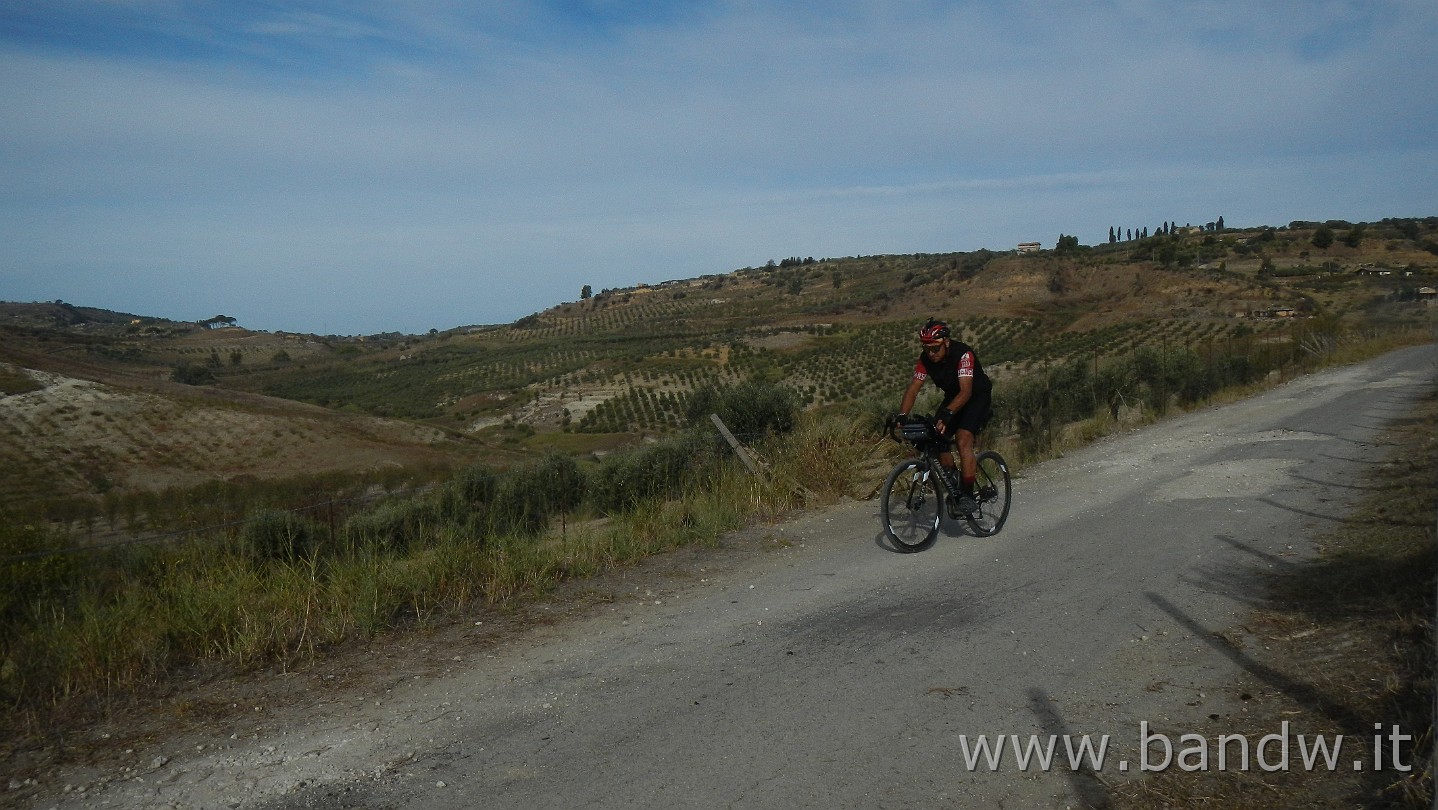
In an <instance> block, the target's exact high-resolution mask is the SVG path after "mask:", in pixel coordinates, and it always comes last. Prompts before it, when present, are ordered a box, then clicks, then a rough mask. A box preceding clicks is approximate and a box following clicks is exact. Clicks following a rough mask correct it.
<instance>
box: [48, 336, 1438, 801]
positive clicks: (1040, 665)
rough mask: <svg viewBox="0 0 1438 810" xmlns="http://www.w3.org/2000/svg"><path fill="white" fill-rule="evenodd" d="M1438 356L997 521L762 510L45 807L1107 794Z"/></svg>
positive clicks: (1095, 472)
mask: <svg viewBox="0 0 1438 810" xmlns="http://www.w3.org/2000/svg"><path fill="white" fill-rule="evenodd" d="M1435 373H1438V349H1435V347H1433V346H1425V347H1418V348H1412V349H1405V350H1401V351H1398V352H1395V353H1392V354H1389V355H1386V356H1384V357H1381V358H1378V359H1376V360H1373V361H1370V362H1367V363H1364V364H1361V365H1357V366H1350V367H1344V368H1338V369H1333V370H1329V371H1325V372H1322V373H1319V374H1314V375H1311V376H1308V377H1304V378H1301V379H1298V380H1295V381H1292V382H1289V383H1286V384H1284V385H1282V386H1280V387H1278V388H1276V389H1274V390H1272V391H1270V392H1268V393H1265V394H1262V395H1259V396H1256V397H1253V398H1251V399H1248V400H1245V401H1242V402H1238V403H1236V404H1231V405H1227V406H1224V407H1215V408H1210V409H1205V410H1202V411H1198V412H1194V413H1189V414H1185V415H1182V416H1179V417H1176V418H1174V419H1171V420H1169V421H1166V422H1164V423H1162V424H1158V425H1154V426H1151V427H1148V428H1145V429H1142V430H1137V431H1133V432H1129V433H1125V434H1123V435H1119V436H1115V437H1111V438H1109V439H1106V440H1103V441H1101V442H1099V443H1097V444H1096V445H1093V446H1091V447H1088V448H1085V449H1082V450H1079V451H1076V452H1073V453H1071V454H1070V455H1068V456H1067V457H1065V458H1063V459H1060V460H1057V461H1054V462H1050V463H1046V464H1042V465H1039V466H1036V467H1034V468H1032V469H1030V470H1028V471H1027V472H1026V474H1025V475H1024V476H1023V477H1022V478H1020V479H1019V480H1018V481H1017V482H1016V487H1015V499H1014V507H1013V513H1012V515H1011V517H1010V519H1009V522H1008V525H1007V526H1006V527H1005V528H1004V530H1003V532H1002V533H1001V534H999V535H998V536H996V537H993V538H986V539H980V538H974V537H971V536H969V535H968V534H967V530H966V529H965V528H963V526H962V525H961V524H957V523H954V524H949V523H946V524H945V529H944V536H943V537H941V538H940V540H939V542H938V543H937V544H936V545H935V546H934V547H933V548H932V549H930V550H929V551H926V552H924V553H920V554H898V553H894V552H893V551H891V550H889V549H888V548H887V547H886V545H885V543H884V541H883V540H882V538H881V537H880V530H879V521H878V516H877V505H876V503H875V502H851V503H846V504H842V505H840V506H838V507H835V508H832V509H827V510H823V511H815V512H810V513H806V514H805V515H803V516H802V517H801V518H799V519H797V520H795V521H792V522H789V523H786V524H784V525H781V526H773V527H766V528H762V529H760V530H759V531H764V532H767V533H768V534H769V535H771V538H770V539H771V540H772V541H774V542H769V543H767V544H765V546H766V547H768V548H772V549H774V550H772V551H767V552H760V551H752V550H751V551H749V552H747V553H743V554H728V555H725V554H722V553H716V554H715V555H714V556H713V558H712V559H711V560H710V561H709V562H708V563H705V564H704V566H703V570H701V571H695V572H694V576H693V578H692V579H690V580H687V581H682V582H679V581H676V582H679V584H676V585H674V586H673V587H671V588H669V589H667V590H665V591H663V592H657V591H653V590H648V591H645V592H642V593H635V594H634V595H633V596H632V598H626V599H623V600H618V601H615V602H612V603H609V604H604V605H601V606H600V607H598V608H597V609H594V610H590V611H589V612H588V613H587V614H586V615H584V616H582V617H580V618H577V619H574V620H572V621H565V622H559V623H556V624H554V625H551V626H547V627H541V628H536V629H534V630H533V631H530V632H526V633H524V634H521V635H520V636H519V637H517V638H515V639H512V640H510V641H508V642H506V643H504V644H501V645H498V646H491V647H488V648H479V650H480V651H474V650H471V649H468V648H466V649H463V650H459V649H456V650H455V651H454V652H455V654H454V655H453V656H448V655H447V654H448V653H449V652H450V651H449V650H443V649H426V650H423V652H424V653H425V654H428V655H429V656H431V657H432V658H434V659H435V660H442V661H444V662H446V665H445V668H444V669H443V670H439V669H438V668H436V671H434V672H433V673H431V674H427V675H422V676H415V677H411V676H408V675H406V676H405V679H404V680H403V681H400V680H391V681H388V682H382V681H368V682H366V683H368V684H369V685H368V686H365V687H355V686H350V687H348V688H344V689H337V690H336V691H335V692H333V693H332V694H329V695H326V696H325V698H324V699H323V700H322V701H316V702H315V703H314V704H313V705H297V706H293V707H291V708H290V709H289V710H288V714H287V715H286V716H285V717H284V718H283V722H276V720H277V718H276V717H273V716H271V717H269V718H268V723H267V724H266V725H265V726H264V727H263V729H261V730H253V729H250V728H249V727H248V726H245V725H244V724H243V723H240V722H231V721H226V722H224V723H217V724H216V726H215V727H213V728H209V729H205V730H203V731H202V732H198V733H197V732H194V731H191V732H188V733H186V734H184V735H181V736H178V737H176V738H174V739H168V740H165V741H163V742H161V743H157V744H155V745H154V746H152V747H151V748H149V749H145V750H133V751H129V752H126V755H125V759H126V760H127V761H126V762H125V763H123V764H121V765H110V766H106V768H97V767H91V768H89V769H83V770H82V769H77V770H75V771H74V772H71V773H66V774H57V775H56V776H55V778H54V779H53V780H47V788H48V790H47V793H46V794H45V795H44V796H43V797H42V798H40V799H39V800H38V801H37V802H36V803H35V805H34V806H36V807H63V808H71V807H126V808H165V807H197V808H198V807H203V808H221V807H241V808H262V809H263V810H285V809H288V808H419V807H423V808H434V809H442V808H473V807H526V808H532V807H565V808H581V807H594V808H603V807H615V808H619V807H624V808H634V807H654V808H673V807H935V806H963V807H1056V808H1057V807H1068V806H1084V805H1100V804H1102V803H1103V800H1104V797H1105V795H1106V791H1107V790H1108V789H1109V788H1108V786H1110V785H1113V784H1115V783H1117V782H1121V781H1123V780H1126V779H1133V778H1139V777H1140V775H1141V774H1140V771H1141V768H1142V766H1143V765H1144V763H1145V759H1144V756H1145V754H1144V750H1148V751H1149V753H1148V755H1147V756H1149V757H1150V760H1149V761H1150V762H1151V761H1152V759H1153V758H1156V757H1157V756H1158V755H1159V752H1158V750H1157V749H1145V748H1144V747H1143V746H1141V745H1140V734H1141V729H1142V728H1143V725H1142V724H1144V723H1147V724H1148V729H1149V732H1150V733H1163V734H1167V735H1169V737H1170V738H1171V739H1172V740H1174V741H1175V742H1176V741H1177V739H1178V735H1180V734H1183V733H1185V732H1186V731H1187V730H1189V729H1192V728H1193V727H1194V726H1196V725H1197V724H1198V723H1200V722H1202V721H1205V720H1210V721H1211V719H1212V718H1215V717H1217V718H1220V719H1221V718H1224V717H1237V716H1238V715H1240V714H1241V713H1242V712H1243V710H1244V708H1243V705H1242V701H1241V700H1240V699H1239V698H1238V697H1237V696H1234V695H1229V694H1226V693H1225V690H1224V685H1225V684H1228V683H1231V682H1232V681H1233V679H1234V677H1235V676H1236V675H1237V674H1238V671H1239V669H1240V667H1241V666H1242V663H1243V661H1242V653H1241V651H1235V650H1234V649H1233V648H1231V647H1229V646H1227V645H1225V644H1223V643H1222V642H1220V641H1218V640H1217V639H1216V638H1215V636H1214V633H1215V632H1217V631H1220V630H1225V629H1228V628H1231V627H1233V626H1234V625H1235V624H1236V623H1238V622H1241V621H1242V618H1243V616H1244V615H1245V614H1246V612H1247V611H1249V610H1251V609H1252V608H1253V607H1254V606H1255V604H1256V601H1257V599H1258V598H1259V594H1258V591H1257V588H1256V582H1255V578H1256V575H1257V574H1258V573H1260V572H1263V571H1267V570H1271V569H1274V568H1275V567H1282V566H1288V565H1291V564H1293V563H1294V562H1296V561H1299V560H1301V559H1303V558H1305V557H1308V556H1311V555H1312V554H1313V553H1314V548H1313V541H1312V539H1311V538H1313V537H1314V536H1315V535H1316V534H1317V533H1318V532H1321V531H1322V530H1323V529H1324V528H1325V527H1326V526H1328V525H1330V524H1331V523H1332V522H1333V521H1334V519H1335V518H1337V517H1338V516H1340V515H1342V514H1343V513H1344V510H1345V506H1346V504H1347V503H1348V502H1349V499H1350V498H1351V497H1352V496H1353V492H1354V490H1353V488H1352V487H1351V486H1348V485H1346V482H1349V481H1350V480H1351V479H1353V478H1354V476H1356V475H1357V474H1359V472H1360V471H1361V469H1362V468H1363V467H1364V466H1365V465H1367V464H1370V463H1372V462H1374V461H1375V460H1377V459H1379V458H1382V457H1384V456H1386V455H1388V454H1389V453H1391V452H1393V451H1394V448H1391V447H1383V446H1380V445H1379V444H1378V443H1377V441H1376V439H1377V436H1378V434H1379V432H1380V431H1381V430H1382V429H1383V428H1384V427H1385V426H1386V425H1388V424H1390V423H1391V422H1393V421H1394V420H1397V419H1400V418H1402V417H1403V416H1404V415H1405V414H1406V413H1407V412H1408V411H1409V409H1410V407H1411V405H1412V403H1413V402H1414V400H1415V399H1416V398H1418V397H1420V396H1422V395H1424V394H1425V393H1427V392H1429V391H1431V390H1432V387H1433V384H1434V379H1435ZM696 559H700V560H702V559H704V558H703V557H702V556H701V557H697V558H696ZM420 652H421V651H420V650H415V654H416V655H418V654H420ZM375 684H378V685H375ZM1299 731H1301V730H1299ZM979 735H992V736H991V737H990V743H991V744H992V743H993V742H996V740H997V735H1005V737H1006V739H1008V735H1019V739H1020V741H1021V742H1026V740H1027V737H1028V735H1040V737H1039V740H1040V742H1045V741H1046V740H1047V739H1048V737H1049V735H1059V741H1058V743H1057V746H1058V747H1057V755H1056V761H1055V762H1054V764H1053V766H1052V767H1050V768H1047V769H1044V768H1041V767H1037V766H1036V764H1035V763H1031V764H1030V767H1029V768H1028V770H1027V771H1025V770H1024V769H1021V768H1020V767H1019V765H1018V764H1017V762H1016V761H1015V758H1014V756H1013V752H1012V750H1011V749H1009V748H1008V747H1007V743H1006V748H1005V749H1004V751H1003V753H1002V756H1001V757H1000V758H999V759H998V760H997V761H996V762H995V763H994V765H993V766H990V764H989V762H988V761H987V760H986V759H985V758H983V757H982V756H980V757H979V758H978V760H977V761H973V760H972V755H974V754H975V753H976V748H975V745H976V743H977V738H978V736H979ZM1062 735H1071V742H1072V744H1074V745H1077V744H1078V743H1079V741H1080V739H1081V736H1080V735H1091V736H1090V737H1089V738H1088V739H1089V740H1090V742H1091V744H1093V745H1094V746H1097V745H1098V744H1099V743H1100V742H1101V740H1102V739H1103V737H1102V735H1108V736H1107V740H1108V742H1107V748H1106V751H1105V758H1104V760H1103V762H1102V764H1101V765H1099V766H1098V767H1094V765H1093V762H1092V760H1090V761H1089V762H1088V764H1087V765H1085V766H1084V767H1080V768H1073V767H1070V766H1069V764H1068V762H1067V759H1066V755H1065V751H1064V743H1063V737H1062ZM1008 742H1010V743H1011V739H1009V740H1008ZM966 745H967V749H966V747H965V746H966ZM66 785H68V786H69V792H62V790H63V788H64V786H66ZM81 788H84V792H83V793H82V792H80V791H81Z"/></svg>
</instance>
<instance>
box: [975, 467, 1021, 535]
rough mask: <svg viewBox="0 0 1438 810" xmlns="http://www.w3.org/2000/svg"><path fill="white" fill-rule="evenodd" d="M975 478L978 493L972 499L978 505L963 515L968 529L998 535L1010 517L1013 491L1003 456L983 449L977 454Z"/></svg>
mask: <svg viewBox="0 0 1438 810" xmlns="http://www.w3.org/2000/svg"><path fill="white" fill-rule="evenodd" d="M977 461H978V467H979V470H978V479H977V480H976V481H975V482H974V488H975V489H976V490H977V491H978V496H977V497H976V498H975V499H974V500H976V501H977V502H978V505H979V508H978V509H977V510H975V511H974V512H973V513H972V514H968V515H965V516H964V520H966V521H968V524H969V528H970V529H972V530H973V532H974V534H976V535H978V536H980V537H988V536H990V535H994V534H998V533H999V529H1002V528H1003V527H1004V521H1006V520H1008V519H1009V503H1010V501H1012V500H1013V490H1012V489H1011V487H1010V483H1009V465H1008V462H1006V461H1004V457H1003V456H1001V455H999V454H998V453H995V452H994V451H992V450H985V451H984V452H982V453H980V454H979V456H978V459H977Z"/></svg>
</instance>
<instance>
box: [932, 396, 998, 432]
mask: <svg viewBox="0 0 1438 810" xmlns="http://www.w3.org/2000/svg"><path fill="white" fill-rule="evenodd" d="M993 415H994V409H993V401H992V399H991V398H990V397H987V396H985V397H972V398H970V399H969V401H968V402H965V403H964V407H962V408H960V409H959V410H958V412H957V413H951V414H949V416H948V418H947V419H945V420H944V425H945V427H946V429H947V430H948V435H949V436H951V437H952V436H957V435H958V433H957V431H958V430H967V431H968V432H970V433H972V434H974V435H975V436H977V435H979V433H980V432H981V431H983V429H984V426H985V425H987V424H988V423H989V419H990V418H991V417H993Z"/></svg>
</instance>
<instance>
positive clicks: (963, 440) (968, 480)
mask: <svg viewBox="0 0 1438 810" xmlns="http://www.w3.org/2000/svg"><path fill="white" fill-rule="evenodd" d="M956 438H957V440H958V445H959V472H960V474H961V480H962V481H963V486H964V491H965V492H973V489H974V479H975V478H977V477H978V474H979V464H978V461H977V458H978V457H977V456H976V455H975V454H974V434H973V431H971V430H968V429H966V428H959V430H958V435H957V436H956Z"/></svg>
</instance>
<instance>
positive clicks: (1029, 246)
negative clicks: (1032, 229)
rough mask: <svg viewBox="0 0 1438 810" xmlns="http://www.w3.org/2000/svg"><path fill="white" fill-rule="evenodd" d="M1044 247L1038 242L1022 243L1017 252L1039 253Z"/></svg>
mask: <svg viewBox="0 0 1438 810" xmlns="http://www.w3.org/2000/svg"><path fill="white" fill-rule="evenodd" d="M1042 247H1043V246H1042V245H1040V244H1039V243H1038V242H1020V243H1019V246H1018V248H1017V250H1018V252H1020V253H1038V252H1039V250H1040V249H1042Z"/></svg>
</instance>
